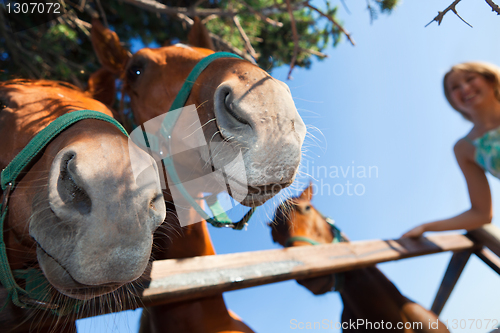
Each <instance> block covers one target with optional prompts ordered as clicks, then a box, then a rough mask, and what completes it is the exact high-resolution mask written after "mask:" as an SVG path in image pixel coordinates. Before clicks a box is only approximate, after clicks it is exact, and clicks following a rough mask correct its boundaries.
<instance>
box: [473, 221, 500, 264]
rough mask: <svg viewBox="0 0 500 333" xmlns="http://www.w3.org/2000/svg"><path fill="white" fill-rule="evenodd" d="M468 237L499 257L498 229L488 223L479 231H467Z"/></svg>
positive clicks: (499, 239) (499, 236) (499, 234)
mask: <svg viewBox="0 0 500 333" xmlns="http://www.w3.org/2000/svg"><path fill="white" fill-rule="evenodd" d="M468 235H469V237H471V238H472V239H473V240H474V241H476V242H479V243H481V244H483V245H484V246H486V247H487V248H489V249H490V250H491V251H492V252H493V253H495V254H496V255H497V256H499V257H500V228H498V227H497V226H495V225H494V224H491V223H489V224H487V225H484V226H482V227H481V228H479V229H476V230H472V231H469V232H468Z"/></svg>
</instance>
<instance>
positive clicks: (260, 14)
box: [236, 0, 283, 28]
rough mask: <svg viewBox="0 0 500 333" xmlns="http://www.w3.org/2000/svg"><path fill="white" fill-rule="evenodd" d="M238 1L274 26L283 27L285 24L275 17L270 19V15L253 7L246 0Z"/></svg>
mask: <svg viewBox="0 0 500 333" xmlns="http://www.w3.org/2000/svg"><path fill="white" fill-rule="evenodd" d="M236 1H237V2H239V3H240V4H242V5H243V6H245V7H246V8H247V9H248V10H249V11H250V12H252V13H253V14H254V15H256V16H257V17H259V18H260V19H261V20H264V21H265V22H267V23H269V24H270V25H272V26H273V27H279V28H281V27H282V26H283V23H281V22H278V21H275V20H273V19H270V18H269V17H267V16H265V15H264V14H262V13H261V12H259V11H257V10H255V9H253V8H252V7H251V6H250V5H248V4H247V3H246V2H245V1H243V0H236Z"/></svg>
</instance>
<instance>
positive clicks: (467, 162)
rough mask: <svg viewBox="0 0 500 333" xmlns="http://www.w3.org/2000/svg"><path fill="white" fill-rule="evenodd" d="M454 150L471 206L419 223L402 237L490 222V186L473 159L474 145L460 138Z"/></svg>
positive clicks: (466, 227) (469, 228)
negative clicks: (444, 216) (452, 213)
mask: <svg viewBox="0 0 500 333" xmlns="http://www.w3.org/2000/svg"><path fill="white" fill-rule="evenodd" d="M454 150H455V156H456V158H457V162H458V165H459V166H460V169H462V172H463V174H464V177H465V181H466V182H467V188H468V190H469V197H470V202H471V208H470V209H469V210H467V211H465V212H463V213H462V214H460V215H457V216H454V217H452V218H449V219H445V220H439V221H435V222H430V223H424V224H421V225H419V226H417V227H415V228H413V229H411V230H410V231H408V232H407V233H405V234H404V235H403V236H402V237H419V236H421V235H422V234H423V233H424V232H426V231H444V230H457V229H465V230H472V229H476V228H479V227H481V226H482V225H484V224H486V223H490V222H491V219H492V217H493V211H492V204H491V192H490V186H489V184H488V180H487V179H486V175H485V173H484V171H483V169H482V168H481V167H480V166H479V165H478V164H477V163H476V162H475V160H474V152H475V148H474V146H473V145H472V144H471V143H469V142H467V141H466V140H464V139H461V140H459V141H458V142H457V143H456V144H455V148H454Z"/></svg>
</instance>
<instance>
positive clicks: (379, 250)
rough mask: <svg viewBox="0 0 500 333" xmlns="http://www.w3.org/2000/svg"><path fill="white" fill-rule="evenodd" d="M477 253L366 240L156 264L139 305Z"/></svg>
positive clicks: (454, 246) (454, 240) (427, 242)
mask: <svg viewBox="0 0 500 333" xmlns="http://www.w3.org/2000/svg"><path fill="white" fill-rule="evenodd" d="M475 249H476V247H475V245H474V242H473V241H471V240H470V239H469V238H468V237H466V236H465V235H459V234H447V235H443V234H442V235H433V236H429V237H427V238H422V239H419V240H412V239H408V238H402V239H397V240H370V241H358V242H350V243H338V244H326V245H318V246H307V247H292V248H287V249H280V250H265V251H256V252H244V253H233V254H225V255H217V256H205V257H195V258H187V259H177V260H162V261H155V262H154V263H153V269H152V273H151V278H152V280H151V284H150V286H149V288H148V289H146V290H145V291H144V296H143V299H142V301H143V303H144V304H145V305H153V304H165V303H171V302H177V301H181V300H187V299H194V298H199V297H204V296H209V295H213V294H217V293H221V292H224V291H229V290H236V289H242V288H248V287H254V286H259V285H263V284H268V283H273V282H279V281H284V280H290V279H302V278H308V277H316V276H320V275H326V274H331V273H336V272H341V271H347V270H351V269H356V268H361V267H367V266H370V265H374V264H377V263H381V262H386V261H392V260H399V259H404V258H410V257H416V256H421V255H426V254H432V253H439V252H444V251H463V250H471V251H472V250H475Z"/></svg>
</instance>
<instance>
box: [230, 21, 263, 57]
mask: <svg viewBox="0 0 500 333" xmlns="http://www.w3.org/2000/svg"><path fill="white" fill-rule="evenodd" d="M233 21H234V25H236V28H238V32H239V33H240V36H241V38H242V39H243V42H244V43H245V47H246V49H247V51H248V53H250V55H251V56H252V57H253V58H254V59H257V58H258V55H257V52H255V49H254V48H253V47H252V43H250V39H249V38H248V36H247V34H246V33H245V30H243V27H242V26H241V24H240V19H239V18H238V15H236V16H233Z"/></svg>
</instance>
